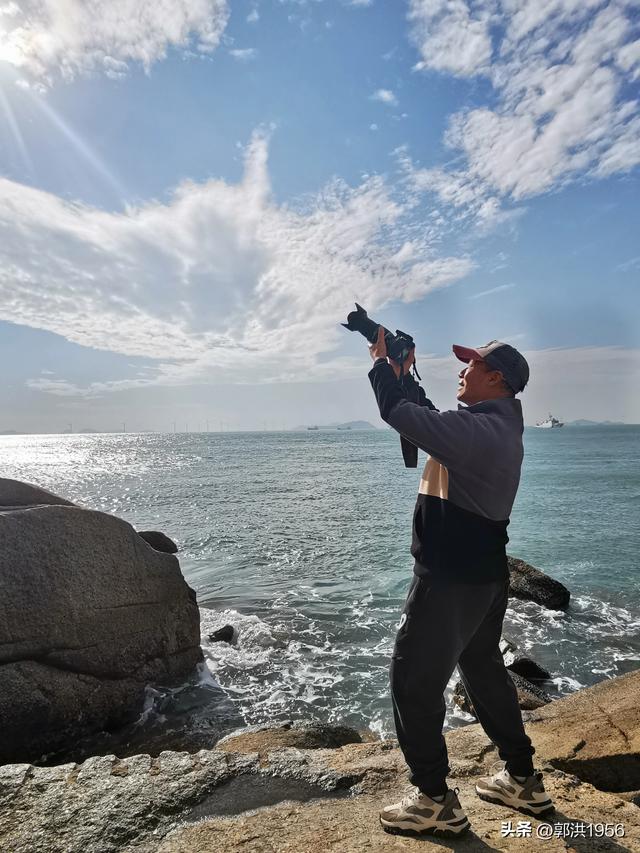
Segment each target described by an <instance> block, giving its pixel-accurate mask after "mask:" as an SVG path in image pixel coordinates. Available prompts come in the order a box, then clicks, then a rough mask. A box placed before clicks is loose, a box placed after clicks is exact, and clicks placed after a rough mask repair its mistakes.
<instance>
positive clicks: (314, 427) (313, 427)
mask: <svg viewBox="0 0 640 853" xmlns="http://www.w3.org/2000/svg"><path fill="white" fill-rule="evenodd" d="M307 429H320V427H317V426H312V427H307Z"/></svg>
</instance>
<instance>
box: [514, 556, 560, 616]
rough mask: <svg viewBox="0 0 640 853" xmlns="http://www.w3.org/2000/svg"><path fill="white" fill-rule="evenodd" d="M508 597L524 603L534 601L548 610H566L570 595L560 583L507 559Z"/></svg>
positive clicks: (526, 565)
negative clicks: (521, 600)
mask: <svg viewBox="0 0 640 853" xmlns="http://www.w3.org/2000/svg"><path fill="white" fill-rule="evenodd" d="M508 559H509V578H510V583H509V595H511V596H513V597H514V598H522V599H524V600H526V601H535V603H536V604H541V605H542V606H543V607H548V608H549V609H550V610H566V609H567V607H568V606H569V598H570V595H571V593H570V592H569V590H568V589H567V588H566V586H564V585H563V584H561V583H560V581H557V580H554V579H553V578H550V577H549V575H545V574H544V572H541V571H539V570H538V569H536V568H534V567H533V566H530V565H529V564H528V563H525V562H524V560H517V559H516V558H515V557H509V558H508Z"/></svg>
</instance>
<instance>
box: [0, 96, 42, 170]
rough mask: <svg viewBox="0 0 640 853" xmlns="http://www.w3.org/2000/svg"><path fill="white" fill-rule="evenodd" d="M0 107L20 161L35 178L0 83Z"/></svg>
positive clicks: (12, 112)
mask: <svg viewBox="0 0 640 853" xmlns="http://www.w3.org/2000/svg"><path fill="white" fill-rule="evenodd" d="M0 107H1V108H2V112H3V113H4V117H5V118H6V120H7V124H8V125H9V130H10V131H11V134H12V135H13V139H14V142H15V144H16V147H17V148H18V150H19V151H20V156H21V157H22V161H23V164H24V166H25V167H26V169H27V171H28V172H29V174H30V175H31V176H32V177H35V174H36V173H35V168H34V166H33V161H32V160H31V157H30V156H29V151H28V150H27V146H26V144H25V141H24V137H23V136H22V132H21V130H20V125H19V124H18V121H17V119H16V116H15V113H14V111H13V108H12V106H11V102H10V101H9V98H8V97H7V95H6V93H5V91H4V89H3V87H2V83H0Z"/></svg>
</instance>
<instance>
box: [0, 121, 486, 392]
mask: <svg viewBox="0 0 640 853" xmlns="http://www.w3.org/2000/svg"><path fill="white" fill-rule="evenodd" d="M437 238H438V234H437V229H436V228H435V226H433V225H430V224H429V222H426V223H425V222H422V221H420V220H418V219H417V213H416V209H415V207H414V205H413V201H412V199H411V198H410V197H408V196H403V195H402V193H400V194H398V193H394V192H393V191H392V190H391V189H390V187H389V186H388V184H387V183H386V182H385V180H384V179H383V178H381V177H370V178H367V179H366V180H364V181H363V183H362V184H361V185H360V186H357V187H353V188H352V187H349V186H347V185H346V184H344V183H343V182H341V181H334V182H333V183H331V184H330V185H329V186H327V187H325V188H324V190H323V191H322V192H321V193H320V194H319V195H318V197H317V198H315V199H312V200H308V201H307V202H306V203H305V205H304V206H299V207H295V206H293V205H289V206H279V205H276V204H275V203H274V201H273V200H272V198H271V195H270V187H269V176H268V171H267V139H266V137H265V135H264V134H256V136H255V137H254V139H253V141H252V143H251V145H250V146H249V147H248V151H247V155H246V167H245V175H244V178H243V180H242V182H241V183H239V184H236V185H232V184H227V183H225V182H224V181H221V180H212V181H209V182H207V183H203V184H196V183H189V182H187V183H184V184H183V185H181V186H180V187H179V188H178V189H177V190H176V192H175V194H174V196H173V198H172V199H171V201H170V202H168V203H166V204H161V203H159V202H154V203H149V204H146V205H144V206H141V207H138V208H130V209H127V210H126V211H125V212H123V213H106V212H104V211H101V210H97V209H95V208H92V207H88V206H85V205H79V204H73V203H69V202H67V201H64V200H62V199H60V198H58V197H56V196H53V195H50V194H48V193H45V192H42V191H40V190H36V189H33V188H30V187H27V186H23V185H20V184H17V183H14V182H12V181H8V180H0V318H2V319H4V320H8V321H11V322H14V323H21V324H24V325H28V326H31V327H34V328H39V329H46V330H48V331H51V332H55V333H57V334H59V335H63V336H64V337H65V338H67V339H68V340H70V341H73V342H75V343H78V344H81V345H84V346H90V347H96V348H99V349H104V350H110V351H113V352H117V353H124V354H129V355H138V356H146V357H149V358H152V359H157V360H158V361H159V363H160V368H159V370H160V372H159V374H158V376H157V377H156V379H155V380H151V381H158V382H162V383H167V384H180V383H183V382H187V381H200V380H209V379H211V380H212V381H218V380H222V379H224V381H231V382H244V381H249V380H255V381H270V380H274V379H276V378H283V377H286V378H288V379H294V380H295V379H299V378H302V377H305V378H314V377H319V376H323V375H324V376H326V375H329V374H331V372H332V371H334V372H335V371H338V372H340V371H341V372H344V371H346V370H348V369H349V363H348V362H345V361H344V360H336V359H335V357H334V358H333V360H331V353H332V351H333V350H335V349H336V347H337V346H338V345H339V344H340V343H341V341H344V337H343V335H344V332H343V331H342V330H341V329H340V327H339V325H338V323H339V322H340V320H341V319H342V318H343V315H344V313H345V311H346V310H347V309H349V307H350V305H351V303H352V302H353V301H354V300H356V299H357V300H358V302H360V303H362V304H365V305H366V306H367V307H368V308H370V309H371V310H375V309H377V308H379V307H380V306H382V305H383V304H385V303H387V302H390V301H392V300H404V301H406V302H410V301H413V300H417V299H419V298H421V297H422V296H424V295H425V294H426V293H428V292H429V291H431V290H434V289H436V288H439V287H444V286H446V285H448V284H450V283H451V282H454V281H456V280H458V279H460V278H461V277H463V276H464V275H466V274H467V273H468V272H469V271H470V269H471V268H472V266H473V265H472V263H471V261H470V260H469V259H468V258H466V257H458V258H456V257H441V256H438V254H437V253H436V252H435V249H434V246H436V245H437ZM127 382H129V383H134V385H133V386H131V385H130V386H129V387H135V385H136V384H137V385H143V384H148V383H149V382H150V379H149V376H148V375H145V376H142V377H140V378H139V379H133V380H127ZM34 387H39V388H41V389H44V388H45V387H46V389H47V390H49V391H54V392H55V393H59V394H60V393H61V394H69V393H71V392H72V391H73V392H74V393H75V390H74V389H73V387H72V386H71V385H69V384H68V383H65V382H64V381H63V380H59V379H56V380H55V381H54V380H51V379H48V380H46V382H44V384H43V380H38V381H37V383H36V385H35V386H34ZM122 387H124V386H123V385H122V383H106V384H105V383H102V384H98V385H95V386H92V387H91V389H90V392H91V393H103V392H104V391H105V390H107V389H108V388H113V389H117V388H122Z"/></svg>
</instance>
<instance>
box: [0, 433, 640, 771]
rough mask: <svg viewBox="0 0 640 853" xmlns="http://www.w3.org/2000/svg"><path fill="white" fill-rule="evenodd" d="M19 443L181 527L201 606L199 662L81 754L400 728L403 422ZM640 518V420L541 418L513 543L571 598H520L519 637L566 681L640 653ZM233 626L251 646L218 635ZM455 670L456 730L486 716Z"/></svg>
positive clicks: (2, 441)
mask: <svg viewBox="0 0 640 853" xmlns="http://www.w3.org/2000/svg"><path fill="white" fill-rule="evenodd" d="M0 459H1V460H2V465H1V469H0V470H1V472H2V476H4V477H11V478H16V479H20V480H24V481H28V482H31V483H36V484H38V485H39V486H42V487H44V488H47V489H50V490H52V491H53V492H55V493H58V494H60V495H62V496H64V497H66V498H69V499H71V500H73V501H76V502H77V503H79V504H81V505H82V506H85V507H90V508H92V509H98V510H102V511H104V512H108V513H113V514H115V515H117V516H120V517H121V518H123V519H126V520H127V521H129V522H130V523H131V524H132V525H134V526H135V527H136V528H138V529H157V530H161V531H163V532H164V533H166V534H167V535H168V536H170V537H171V538H172V539H174V540H175V542H176V543H177V544H178V546H179V554H178V556H179V559H180V565H181V567H182V571H183V573H184V576H185V578H186V579H187V581H188V583H189V584H190V585H191V586H192V587H193V588H194V589H195V590H196V592H197V596H198V602H199V605H200V609H201V610H200V612H201V626H202V648H203V652H204V663H203V664H202V666H201V667H200V668H199V670H198V671H197V673H195V674H194V676H193V677H192V678H190V679H188V680H187V681H186V682H185V683H184V684H181V685H171V686H167V685H150V686H149V687H148V689H147V694H146V701H145V707H144V710H143V712H142V714H141V716H140V718H139V719H138V720H136V721H135V722H134V723H133V724H132V725H131V726H129V727H127V728H126V729H124V730H121V731H119V732H115V733H106V732H105V733H101V734H100V735H97V736H94V737H92V738H91V739H88V740H87V741H84V742H81V743H79V744H78V745H77V747H76V748H75V749H74V752H73V754H71V755H65V756H62V757H63V758H69V757H72V758H75V759H78V758H81V757H83V756H84V755H88V754H95V753H96V752H101V751H103V752H115V753H116V754H118V755H127V754H132V753H134V752H140V751H146V752H151V753H152V754H154V753H156V754H157V753H158V752H159V751H160V750H161V749H164V748H177V749H180V748H184V749H194V748H200V747H204V746H212V745H213V744H214V743H215V741H216V740H217V739H218V738H219V737H221V736H222V735H224V734H226V733H227V732H229V731H231V730H234V729H237V728H239V727H242V726H245V725H252V724H278V723H283V722H285V721H289V720H292V721H317V722H326V723H332V724H343V725H349V726H353V727H355V728H356V729H358V730H361V731H370V732H371V733H373V734H374V735H377V736H381V737H389V736H393V733H394V732H393V721H392V715H391V705H390V699H389V688H388V667H389V660H390V654H391V650H392V646H393V639H394V635H395V631H396V626H397V623H398V619H399V616H400V613H401V610H402V605H403V602H404V598H405V595H406V592H407V589H408V586H409V583H410V580H411V573H412V559H411V556H410V553H409V545H410V539H411V530H410V528H411V516H412V509H413V504H414V501H415V495H416V491H417V488H418V481H419V476H420V469H421V465H422V461H419V467H418V470H415V469H406V468H404V466H403V462H402V456H401V453H400V446H399V441H398V437H397V435H395V434H394V433H393V432H392V431H391V430H387V429H378V430H371V431H366V430H365V431H356V430H353V431H347V430H345V431H335V430H322V429H320V430H317V431H315V430H313V431H301V432H253V433H249V432H236V433H230V432H229V433H189V434H185V433H182V434H161V433H144V434H96V435H28V436H5V437H2V438H0ZM639 534H640V426H631V425H629V426H602V427H600V426H592V427H571V426H567V427H564V428H562V429H553V430H540V429H535V428H527V429H526V430H525V461H524V466H523V471H522V480H521V486H520V490H519V493H518V497H517V500H516V504H515V507H514V510H513V513H512V517H511V524H510V526H509V536H510V543H509V546H508V551H509V553H510V554H511V555H513V556H516V557H519V558H521V559H523V560H526V561H527V562H529V563H531V564H532V565H534V566H536V567H537V568H539V569H541V570H542V571H544V572H546V573H548V574H549V575H551V576H552V577H554V578H557V579H558V580H559V581H561V582H562V583H564V584H565V585H566V586H567V587H568V588H569V590H570V591H571V603H570V606H569V608H568V610H567V611H566V612H561V611H551V610H547V609H545V608H543V607H540V606H538V605H536V604H534V603H532V602H524V601H519V600H511V602H510V605H509V609H508V611H507V615H506V618H505V624H504V635H505V637H507V638H508V639H510V640H511V641H512V642H514V643H515V644H516V646H517V652H518V654H523V655H527V656H530V657H532V658H534V659H535V660H536V661H538V662H539V663H540V664H542V665H543V666H544V667H545V668H546V669H548V670H549V672H550V673H551V675H552V679H551V681H549V682H548V683H546V684H545V685H544V687H545V689H546V690H547V691H548V692H549V693H550V695H552V696H553V697H559V696H563V695H566V694H568V693H571V692H572V691H575V690H578V689H580V688H581V687H584V686H587V685H591V684H594V683H596V682H599V681H602V680H603V679H607V678H612V677H614V676H617V675H620V674H622V673H625V672H628V671H631V670H633V669H636V668H638V667H639V666H640V592H639V591H638V589H639V588H638V573H639V569H640V556H639V549H640V535H639ZM224 625H231V626H233V627H234V629H235V631H236V634H237V636H236V641H235V642H234V643H231V644H230V643H226V642H214V641H212V640H211V639H210V635H212V634H213V633H214V632H215V631H216V630H217V629H218V628H221V627H222V626H224ZM454 683H455V676H454V678H452V680H451V682H450V684H449V686H448V688H447V699H448V700H449V701H448V703H447V706H448V711H447V718H446V726H447V727H455V726H459V725H464V724H466V723H468V722H469V721H470V720H471V718H470V717H469V716H468V715H467V714H465V713H464V712H462V711H461V710H459V709H458V708H457V706H456V705H455V704H454V703H453V702H452V701H451V692H452V689H453V687H454ZM60 759H61V756H58V755H56V756H49V757H48V760H49V761H56V760H60ZM43 760H47V758H46V757H45V759H43Z"/></svg>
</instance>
